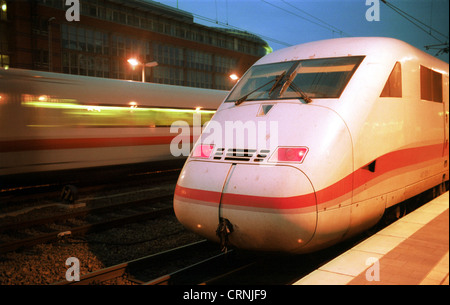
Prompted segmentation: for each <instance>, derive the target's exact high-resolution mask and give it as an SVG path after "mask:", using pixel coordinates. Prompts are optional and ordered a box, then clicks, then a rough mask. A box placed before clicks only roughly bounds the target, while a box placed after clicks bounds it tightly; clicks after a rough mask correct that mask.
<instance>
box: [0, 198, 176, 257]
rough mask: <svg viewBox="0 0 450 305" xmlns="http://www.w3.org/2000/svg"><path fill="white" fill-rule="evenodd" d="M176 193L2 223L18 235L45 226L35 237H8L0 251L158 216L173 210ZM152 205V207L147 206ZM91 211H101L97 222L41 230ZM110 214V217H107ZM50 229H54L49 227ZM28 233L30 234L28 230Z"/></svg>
mask: <svg viewBox="0 0 450 305" xmlns="http://www.w3.org/2000/svg"><path fill="white" fill-rule="evenodd" d="M172 198H173V194H172V193H171V192H166V193H165V194H162V195H158V196H154V197H152V198H147V199H144V200H137V201H131V202H125V203H118V204H113V205H107V206H102V207H93V208H88V209H84V210H82V211H73V212H69V213H65V214H62V215H55V216H50V217H44V218H40V219H35V220H30V221H26V222H19V223H10V224H7V225H3V226H0V233H5V232H6V233H8V232H14V235H18V234H17V232H18V231H19V230H28V231H29V230H30V229H32V228H33V227H39V226H41V227H42V226H44V228H40V230H39V228H38V230H37V232H38V233H37V234H36V235H35V236H32V237H26V238H20V239H19V240H13V241H8V242H4V243H1V244H0V253H5V252H9V251H16V250H18V249H23V248H26V247H31V246H34V245H37V244H41V243H48V242H56V241H59V240H61V238H65V237H67V236H71V237H74V236H82V235H85V234H87V233H93V232H99V231H102V230H107V229H110V228H114V227H118V226H123V225H125V224H129V223H133V222H139V221H143V220H149V219H153V218H156V217H161V216H164V215H169V214H172V213H173V208H172V206H171V204H170V203H171V200H172ZM162 201H166V205H165V206H164V205H163V206H161V205H159V206H157V203H160V202H162ZM138 208H145V209H147V210H145V211H137V212H134V213H132V214H131V215H125V216H116V217H112V219H110V217H109V216H108V215H110V213H111V212H114V213H120V211H127V212H129V211H130V209H138ZM148 209H150V210H148ZM92 215H102V216H101V219H100V220H98V221H96V222H95V223H89V224H84V225H79V226H68V227H67V228H66V229H63V230H56V231H55V230H52V231H51V232H48V233H40V232H41V231H42V230H44V231H45V230H48V229H47V227H48V226H49V225H52V224H55V223H63V222H65V223H67V222H68V221H70V220H73V219H79V218H81V219H83V218H84V217H87V216H92ZM105 218H108V219H105ZM50 230H51V229H50ZM26 235H28V234H26Z"/></svg>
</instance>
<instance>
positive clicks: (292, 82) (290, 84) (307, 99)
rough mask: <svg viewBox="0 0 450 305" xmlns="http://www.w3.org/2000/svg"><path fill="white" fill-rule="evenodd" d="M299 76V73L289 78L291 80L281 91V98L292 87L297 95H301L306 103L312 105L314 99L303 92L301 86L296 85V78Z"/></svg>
mask: <svg viewBox="0 0 450 305" xmlns="http://www.w3.org/2000/svg"><path fill="white" fill-rule="evenodd" d="M296 76H297V73H292V74H291V75H290V76H289V79H288V80H287V81H286V82H285V83H284V85H283V87H282V88H281V90H280V96H282V95H283V94H284V92H285V91H286V90H287V89H288V88H289V87H291V88H292V89H294V90H295V91H296V92H297V93H300V96H301V98H302V99H303V100H304V101H305V102H306V103H308V104H309V103H311V102H312V99H311V98H310V97H309V96H308V95H307V94H306V93H305V92H304V91H303V90H302V89H300V87H299V86H297V85H296V84H295V83H294V78H295V77H296Z"/></svg>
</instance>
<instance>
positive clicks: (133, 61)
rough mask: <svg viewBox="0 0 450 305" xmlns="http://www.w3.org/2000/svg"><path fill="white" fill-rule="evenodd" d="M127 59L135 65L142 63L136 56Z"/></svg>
mask: <svg viewBox="0 0 450 305" xmlns="http://www.w3.org/2000/svg"><path fill="white" fill-rule="evenodd" d="M127 61H128V63H129V64H130V65H132V66H133V67H136V66H139V65H140V64H141V63H140V62H139V61H138V60H137V59H136V58H130V59H128V60H127Z"/></svg>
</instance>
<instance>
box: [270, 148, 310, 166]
mask: <svg viewBox="0 0 450 305" xmlns="http://www.w3.org/2000/svg"><path fill="white" fill-rule="evenodd" d="M307 153H308V147H278V148H277V150H276V151H275V153H274V154H273V155H272V157H270V159H269V162H275V163H278V162H290V163H302V162H303V160H305V157H306V154H307Z"/></svg>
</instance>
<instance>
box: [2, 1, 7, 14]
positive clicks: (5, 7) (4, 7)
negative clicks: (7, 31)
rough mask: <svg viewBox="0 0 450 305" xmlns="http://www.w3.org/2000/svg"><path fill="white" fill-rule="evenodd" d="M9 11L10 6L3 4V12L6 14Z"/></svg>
mask: <svg viewBox="0 0 450 305" xmlns="http://www.w3.org/2000/svg"><path fill="white" fill-rule="evenodd" d="M7 10H8V6H7V5H6V3H4V4H2V11H3V12H6V11H7Z"/></svg>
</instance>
